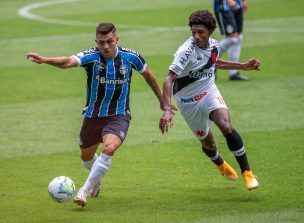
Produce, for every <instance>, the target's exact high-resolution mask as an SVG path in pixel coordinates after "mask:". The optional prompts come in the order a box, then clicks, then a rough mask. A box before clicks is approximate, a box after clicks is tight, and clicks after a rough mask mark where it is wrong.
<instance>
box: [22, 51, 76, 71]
mask: <svg viewBox="0 0 304 223" xmlns="http://www.w3.org/2000/svg"><path fill="white" fill-rule="evenodd" d="M26 58H27V59H29V60H31V61H33V62H34V63H37V64H43V63H45V64H49V65H52V66H55V67H59V68H62V69H66V68H70V67H76V66H77V65H78V61H77V59H75V58H74V57H45V56H42V55H40V54H38V53H32V52H30V53H27V54H26Z"/></svg>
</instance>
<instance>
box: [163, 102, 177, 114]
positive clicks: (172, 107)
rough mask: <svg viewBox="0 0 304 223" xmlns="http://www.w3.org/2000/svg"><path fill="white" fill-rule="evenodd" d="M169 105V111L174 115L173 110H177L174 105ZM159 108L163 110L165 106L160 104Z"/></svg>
mask: <svg viewBox="0 0 304 223" xmlns="http://www.w3.org/2000/svg"><path fill="white" fill-rule="evenodd" d="M170 106H171V112H172V114H173V115H175V113H174V112H173V111H178V109H177V107H176V106H175V105H170ZM160 109H161V110H162V111H165V108H164V105H163V104H161V105H160Z"/></svg>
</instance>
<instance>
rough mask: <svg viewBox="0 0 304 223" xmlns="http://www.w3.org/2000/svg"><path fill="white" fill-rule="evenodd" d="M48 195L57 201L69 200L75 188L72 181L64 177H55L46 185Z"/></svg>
mask: <svg viewBox="0 0 304 223" xmlns="http://www.w3.org/2000/svg"><path fill="white" fill-rule="evenodd" d="M48 191H49V195H50V196H51V197H52V198H53V199H54V200H55V201H57V202H58V203H64V202H68V201H69V200H71V198H72V197H73V196H74V194H75V191H76V188H75V184H74V182H73V181H72V180H71V179H70V178H68V177H66V176H59V177H55V178H54V179H53V180H52V181H51V182H50V183H49V187H48Z"/></svg>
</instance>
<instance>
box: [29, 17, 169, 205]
mask: <svg viewBox="0 0 304 223" xmlns="http://www.w3.org/2000/svg"><path fill="white" fill-rule="evenodd" d="M95 42H96V45H97V46H96V47H92V48H90V49H88V50H85V51H82V52H80V53H78V54H75V55H73V56H70V57H44V56H42V55H40V54H37V53H28V54H27V58H28V59H31V60H32V61H33V62H35V63H38V64H42V63H45V64H49V65H53V66H56V67H59V68H71V67H77V66H82V67H83V68H84V69H85V72H86V75H87V101H86V105H85V109H84V111H83V112H84V113H83V115H84V120H83V125H82V128H81V130H80V137H79V146H80V149H81V150H80V151H81V159H82V161H83V165H84V167H85V168H86V169H88V170H89V171H90V174H89V176H88V178H87V180H86V182H85V183H84V185H83V187H81V188H80V189H79V191H78V193H77V195H76V196H75V199H74V202H75V203H77V204H78V205H81V206H82V207H84V206H85V205H86V197H87V195H88V193H90V194H91V196H92V197H96V196H97V195H98V193H99V192H100V190H101V182H102V178H103V176H104V175H105V174H106V172H107V170H108V168H109V166H110V164H111V161H112V157H113V155H114V153H115V151H116V150H117V149H118V148H119V147H120V145H121V144H122V143H123V141H124V139H125V137H126V135H127V131H128V127H129V123H130V120H131V116H130V105H129V100H130V99H129V94H130V84H131V77H132V69H135V70H136V71H137V72H139V73H141V74H142V76H143V77H144V79H145V80H146V82H147V83H148V85H149V86H150V87H151V89H152V90H153V92H154V94H155V96H156V97H157V99H158V101H159V103H160V108H161V109H162V110H163V102H162V94H161V91H160V88H159V85H158V83H157V81H156V78H155V76H154V74H153V73H152V71H151V70H150V68H149V67H148V65H147V64H146V62H145V60H144V59H143V58H142V57H141V55H140V54H138V53H137V52H136V51H134V50H131V49H126V48H121V47H118V34H117V33H116V28H115V26H114V25H113V24H112V23H100V24H99V25H98V26H97V28H96V40H95ZM173 109H175V108H173ZM101 143H102V152H101V155H100V156H98V155H97V153H96V151H97V149H98V147H99V145H100V144H101Z"/></svg>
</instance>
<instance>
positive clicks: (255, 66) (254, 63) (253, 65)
mask: <svg viewBox="0 0 304 223" xmlns="http://www.w3.org/2000/svg"><path fill="white" fill-rule="evenodd" d="M260 65H261V64H260V61H259V60H258V59H255V58H253V59H250V60H248V61H247V62H246V63H245V64H244V70H260Z"/></svg>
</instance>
